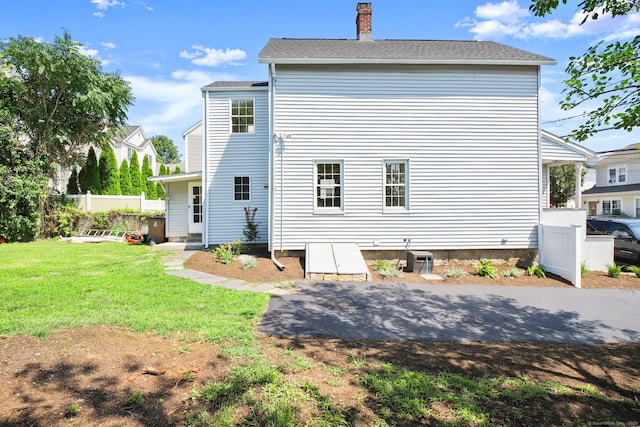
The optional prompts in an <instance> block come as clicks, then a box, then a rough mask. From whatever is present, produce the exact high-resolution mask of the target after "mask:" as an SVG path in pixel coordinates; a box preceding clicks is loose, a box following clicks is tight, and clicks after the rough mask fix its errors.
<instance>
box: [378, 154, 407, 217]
mask: <svg viewBox="0 0 640 427" xmlns="http://www.w3.org/2000/svg"><path fill="white" fill-rule="evenodd" d="M390 164H397V165H402V166H404V171H403V172H402V174H403V175H404V176H403V178H404V182H402V183H390V182H389V181H388V179H389V175H388V174H387V165H390ZM399 173H400V172H399ZM382 175H383V176H382V206H383V207H384V210H385V211H394V212H397V211H406V210H408V209H409V160H407V159H385V160H384V161H383V162H382ZM392 187H399V188H402V190H403V192H404V194H403V196H402V197H404V204H402V205H392V206H389V205H388V204H387V201H388V200H387V198H388V197H389V196H388V195H387V190H388V189H391V188H392ZM391 197H392V198H394V199H395V198H398V197H400V196H391Z"/></svg>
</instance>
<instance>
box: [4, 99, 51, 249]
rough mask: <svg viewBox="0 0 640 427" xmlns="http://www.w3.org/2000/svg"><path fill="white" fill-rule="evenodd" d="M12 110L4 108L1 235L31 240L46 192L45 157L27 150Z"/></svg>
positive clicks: (36, 228)
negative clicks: (11, 113) (41, 200)
mask: <svg viewBox="0 0 640 427" xmlns="http://www.w3.org/2000/svg"><path fill="white" fill-rule="evenodd" d="M18 135H19V132H16V129H15V126H14V124H13V123H12V120H11V117H10V114H9V113H8V112H7V111H6V110H4V109H1V108H0V237H4V238H5V239H7V240H8V241H10V242H11V241H29V240H32V239H33V238H34V236H35V235H36V233H37V231H38V207H39V206H40V199H41V198H42V197H43V196H44V194H45V189H46V186H47V175H46V174H45V173H44V172H43V171H44V170H45V165H44V163H46V161H45V159H43V158H41V157H39V158H38V157H37V158H28V157H26V156H25V155H24V153H23V144H21V142H20V139H19V136H18Z"/></svg>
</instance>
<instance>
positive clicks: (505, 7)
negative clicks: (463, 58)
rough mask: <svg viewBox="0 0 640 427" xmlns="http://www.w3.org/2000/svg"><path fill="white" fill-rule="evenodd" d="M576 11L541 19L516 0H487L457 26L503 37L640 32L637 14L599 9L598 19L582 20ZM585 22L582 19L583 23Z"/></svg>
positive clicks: (480, 36) (607, 36)
mask: <svg viewBox="0 0 640 427" xmlns="http://www.w3.org/2000/svg"><path fill="white" fill-rule="evenodd" d="M585 16H586V15H585V14H584V13H583V12H582V11H579V12H577V13H575V14H574V15H573V17H572V18H571V19H570V20H569V21H568V22H563V21H561V20H559V19H548V20H541V19H540V18H536V17H532V16H531V15H530V14H529V11H528V10H527V9H525V8H523V7H521V6H520V5H519V3H518V1H517V0H510V1H503V2H501V3H486V4H484V5H481V6H478V7H477V8H476V10H475V12H474V17H466V18H464V19H463V20H462V21H460V22H458V23H457V24H456V27H467V28H469V32H471V33H473V34H475V36H474V39H476V40H488V39H502V38H504V37H506V36H511V37H514V38H519V39H532V38H543V39H569V38H573V37H580V36H590V37H599V38H600V39H603V40H607V41H610V40H618V39H625V38H629V37H634V36H636V35H638V34H640V14H638V13H630V14H628V15H625V16H618V17H616V18H611V15H610V14H603V13H602V11H601V10H600V11H599V17H598V19H597V20H593V19H588V20H586V21H585ZM583 22H584V23H583Z"/></svg>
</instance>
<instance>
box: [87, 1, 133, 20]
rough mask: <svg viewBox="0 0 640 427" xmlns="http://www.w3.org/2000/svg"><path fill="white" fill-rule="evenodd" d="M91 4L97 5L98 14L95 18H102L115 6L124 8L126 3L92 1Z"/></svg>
mask: <svg viewBox="0 0 640 427" xmlns="http://www.w3.org/2000/svg"><path fill="white" fill-rule="evenodd" d="M90 1H91V3H93V4H95V5H96V9H98V11H97V12H94V13H93V16H97V17H99V18H102V17H103V16H104V12H105V11H106V10H107V9H109V8H110V7H113V6H124V5H125V3H124V2H121V1H118V0H90Z"/></svg>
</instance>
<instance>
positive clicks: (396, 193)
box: [384, 161, 408, 208]
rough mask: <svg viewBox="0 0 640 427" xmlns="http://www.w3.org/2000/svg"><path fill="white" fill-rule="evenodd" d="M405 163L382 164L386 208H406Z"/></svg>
mask: <svg viewBox="0 0 640 427" xmlns="http://www.w3.org/2000/svg"><path fill="white" fill-rule="evenodd" d="M407 171H408V165H407V162H406V161H385V162H384V206H385V207H386V208H407Z"/></svg>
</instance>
